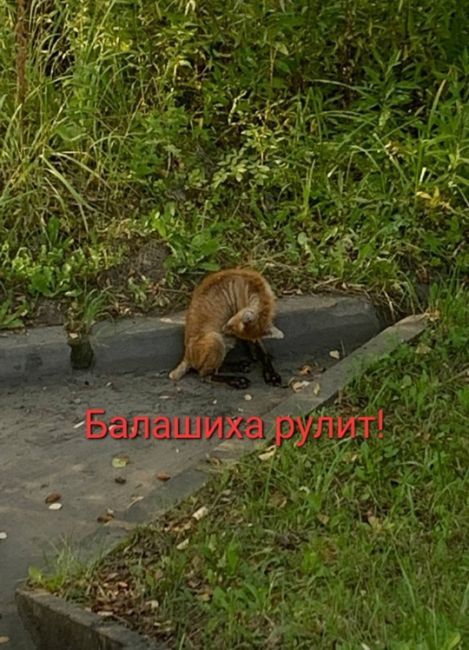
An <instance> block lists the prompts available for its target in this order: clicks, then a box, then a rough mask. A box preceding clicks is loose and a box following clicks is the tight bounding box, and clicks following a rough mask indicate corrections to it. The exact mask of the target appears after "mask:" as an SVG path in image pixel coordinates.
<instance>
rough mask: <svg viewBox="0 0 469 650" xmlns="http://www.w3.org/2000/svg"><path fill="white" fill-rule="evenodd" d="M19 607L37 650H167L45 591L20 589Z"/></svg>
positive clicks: (17, 598) (17, 594)
mask: <svg viewBox="0 0 469 650" xmlns="http://www.w3.org/2000/svg"><path fill="white" fill-rule="evenodd" d="M16 603H17V606H18V610H19V612H20V615H21V618H22V620H23V621H24V622H25V623H26V627H27V629H28V631H29V633H30V635H31V638H32V639H33V641H34V644H35V645H36V648H37V650H64V648H73V650H167V648H165V646H162V645H160V644H157V643H155V642H152V641H150V640H147V639H145V638H144V637H142V636H141V635H140V634H137V633H136V632H132V631H131V630H129V629H127V628H126V627H124V626H123V625H119V624H116V623H105V622H104V620H103V619H102V618H101V617H100V616H98V615H97V614H93V613H91V612H87V611H85V610H84V609H81V608H80V607H77V606H76V605H72V604H70V603H68V602H67V601H65V600H64V599H63V598H57V597H56V596H52V595H51V594H49V593H48V592H47V591H45V590H40V589H39V590H35V591H30V590H27V589H19V590H18V591H17V592H16Z"/></svg>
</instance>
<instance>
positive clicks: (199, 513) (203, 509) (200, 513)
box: [192, 506, 208, 521]
mask: <svg viewBox="0 0 469 650" xmlns="http://www.w3.org/2000/svg"><path fill="white" fill-rule="evenodd" d="M207 514H208V508H207V507H206V506H202V507H201V508H199V509H198V510H196V511H195V512H194V514H193V515H192V516H193V517H194V519H196V520H197V521H200V520H201V519H202V518H203V517H205V516H206V515H207Z"/></svg>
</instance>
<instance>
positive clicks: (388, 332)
mask: <svg viewBox="0 0 469 650" xmlns="http://www.w3.org/2000/svg"><path fill="white" fill-rule="evenodd" d="M426 324H427V319H426V317H425V316H424V315H418V316H410V317H408V318H405V319H403V320H402V321H400V322H399V323H397V324H395V325H393V326H391V327H388V328H387V329H385V330H383V331H382V332H380V333H379V334H378V335H377V336H375V337H374V338H372V339H371V340H369V341H368V342H367V343H366V344H365V345H363V346H362V347H360V348H358V349H356V350H355V351H354V352H352V353H351V354H350V355H349V356H348V357H346V358H345V359H343V360H342V361H340V362H339V363H337V364H336V365H335V366H333V367H332V368H330V369H329V370H327V371H326V372H325V373H324V375H322V377H321V380H320V392H319V393H318V394H316V392H317V391H316V390H315V388H314V387H313V385H312V386H308V387H306V388H305V389H304V390H303V391H302V392H301V393H296V394H294V395H290V396H288V397H286V398H285V399H284V400H283V401H282V402H281V403H280V404H279V405H278V406H276V407H275V408H274V409H273V410H271V411H270V412H269V413H267V414H265V415H264V418H263V419H264V423H265V426H266V430H269V431H273V426H274V422H275V418H276V417H278V416H285V415H290V416H303V415H305V414H307V413H310V412H312V411H314V410H315V409H318V408H320V407H322V406H325V405H326V404H327V403H329V402H330V401H331V400H332V399H334V397H335V396H336V395H337V393H338V392H339V391H340V390H342V389H343V388H344V387H345V386H346V385H347V384H349V383H350V382H351V381H352V380H354V379H355V378H358V377H359V376H360V375H362V374H363V373H364V372H365V371H366V370H367V369H369V368H370V367H371V366H372V365H374V364H375V363H376V361H378V360H379V359H380V358H382V357H383V356H387V355H389V354H391V353H392V352H393V351H394V350H395V349H396V348H397V347H398V346H399V345H400V344H402V343H405V342H410V341H413V340H415V339H416V338H417V337H418V336H420V334H421V333H422V332H423V331H424V329H425V327H426ZM265 443H266V440H261V441H255V440H249V439H247V438H244V439H242V440H240V439H231V440H226V441H224V442H222V443H221V444H220V445H219V446H218V447H216V448H215V449H214V450H213V452H212V453H211V454H210V457H211V458H218V459H219V460H222V461H236V460H237V459H239V458H240V457H241V456H243V455H244V454H246V453H248V452H250V451H253V450H255V449H257V448H259V447H264V446H265ZM285 444H288V442H286V443H285ZM290 444H291V443H290ZM208 479H209V472H208V471H207V467H206V466H201V467H193V468H190V469H188V470H186V471H184V472H182V473H181V474H179V475H178V476H175V477H174V478H173V479H171V481H169V483H167V484H165V485H164V486H162V487H160V488H158V489H156V490H154V491H153V492H152V493H150V494H149V495H148V496H147V497H146V498H145V499H144V500H143V501H139V502H138V503H136V504H135V505H134V506H133V507H132V508H131V509H130V510H128V511H125V512H122V513H116V519H114V520H113V521H112V522H110V525H108V526H105V527H100V528H99V529H97V530H96V533H95V534H93V535H92V536H89V537H87V538H86V539H85V540H82V542H81V543H82V545H84V547H85V548H86V549H87V551H86V556H87V557H88V558H91V557H96V556H97V555H99V554H100V553H102V551H103V548H104V549H105V552H110V551H111V550H112V549H113V548H114V547H115V546H116V545H117V544H118V543H120V542H121V541H122V540H123V539H124V538H125V537H126V536H127V535H128V533H129V530H132V529H133V528H134V527H135V526H137V525H141V524H144V523H147V522H149V521H151V520H152V519H154V518H155V517H156V516H158V515H160V514H162V513H163V512H164V511H165V510H167V509H168V508H169V507H171V506H174V505H175V504H176V503H177V502H178V501H181V500H182V499H184V498H186V497H187V496H188V495H190V494H193V493H194V492H195V491H197V490H198V489H200V488H201V487H203V485H205V483H206V482H207V481H208ZM16 597H17V602H18V609H19V612H20V616H21V618H22V620H23V621H24V623H25V626H26V627H27V629H28V630H30V632H31V634H32V636H33V639H34V640H35V643H36V644H38V645H37V647H38V648H39V650H59V648H63V647H73V648H74V650H95V649H96V650H97V649H98V648H99V649H100V650H101V649H106V650H108V649H109V650H130V649H131V648H132V649H134V650H150V649H151V648H153V650H167V649H165V648H164V646H161V645H151V643H150V642H148V641H147V640H146V639H144V638H143V637H141V636H139V635H135V633H133V632H129V630H128V629H127V628H125V627H124V626H121V625H118V624H109V625H107V624H104V623H103V622H102V619H101V618H100V617H98V616H96V615H94V614H90V613H88V612H85V611H84V610H83V609H81V608H80V607H79V606H78V605H74V604H72V603H68V602H67V601H65V600H64V599H62V598H57V597H55V596H51V595H50V594H48V593H47V592H45V591H43V590H29V589H26V588H24V587H20V588H19V589H18V590H17V596H16ZM129 635H133V636H132V637H130V636H129ZM134 639H135V640H134ZM149 643H150V644H149Z"/></svg>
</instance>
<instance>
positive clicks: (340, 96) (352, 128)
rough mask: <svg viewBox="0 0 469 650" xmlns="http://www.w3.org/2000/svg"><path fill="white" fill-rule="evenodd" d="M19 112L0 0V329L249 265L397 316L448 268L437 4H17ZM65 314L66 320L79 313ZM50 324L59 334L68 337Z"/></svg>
mask: <svg viewBox="0 0 469 650" xmlns="http://www.w3.org/2000/svg"><path fill="white" fill-rule="evenodd" d="M27 4H28V6H29V7H30V10H29V14H28V16H29V22H30V38H29V42H28V51H27V52H26V80H27V84H28V85H27V88H25V93H26V94H25V102H24V105H23V106H22V107H20V106H19V105H18V101H17V92H16V90H17V89H16V85H17V71H16V70H15V38H14V30H15V12H14V4H12V3H6V2H2V3H0V42H1V44H2V48H1V53H0V134H1V138H2V152H1V156H0V299H1V300H2V303H3V305H6V307H2V310H1V311H0V319H1V320H0V326H3V327H15V326H17V325H18V324H19V323H20V322H21V321H28V320H29V319H30V318H32V317H34V315H35V314H36V313H37V310H38V307H39V305H40V304H41V303H42V302H44V300H55V301H59V302H60V304H61V306H62V309H63V311H64V312H68V310H69V309H71V310H72V312H73V314H72V316H69V317H68V318H69V320H72V321H74V320H76V318H77V317H79V315H80V313H82V312H83V314H84V315H83V319H84V320H86V318H87V316H86V314H85V312H86V311H87V307H86V305H87V304H89V298H88V294H89V293H91V292H93V291H95V290H96V289H98V290H100V289H101V288H102V286H103V279H102V276H103V273H104V272H105V271H106V270H107V269H110V268H112V267H114V266H116V265H119V264H121V263H122V262H123V261H124V262H125V261H130V262H132V261H133V260H135V258H136V257H137V256H138V252H139V250H140V249H141V247H142V245H143V244H144V243H146V242H149V241H157V242H160V243H161V245H162V246H164V247H166V249H167V250H169V251H170V255H169V257H168V258H167V260H166V262H165V266H164V274H165V282H160V281H158V282H155V281H153V280H152V279H151V278H149V277H148V276H147V275H145V272H142V271H141V270H139V269H138V268H137V266H134V267H132V264H131V265H130V268H129V270H128V273H127V275H126V277H125V278H124V279H123V280H122V281H120V282H119V283H115V282H111V283H110V284H111V286H110V291H109V292H108V293H107V294H106V300H105V301H104V302H105V304H103V309H106V310H108V311H111V312H112V313H114V314H120V313H122V312H125V310H126V309H134V310H135V309H141V310H142V309H143V310H146V309H150V308H155V307H158V308H161V309H163V308H164V309H171V308H172V306H173V304H174V299H175V297H178V296H179V294H178V293H175V291H177V290H179V289H181V288H183V289H185V288H187V286H189V285H190V284H191V283H192V281H193V280H196V279H198V278H199V277H200V274H202V273H204V272H207V271H209V270H212V269H216V268H219V267H220V266H226V265H232V264H238V263H240V264H251V265H254V266H256V267H257V268H259V269H260V270H263V271H265V272H266V274H267V275H268V276H269V277H270V278H271V279H272V281H273V283H274V284H275V285H276V287H277V288H279V289H283V288H290V287H292V286H294V287H296V288H297V287H299V286H301V287H303V288H305V289H310V288H313V287H324V286H330V285H336V286H342V285H343V284H344V285H345V286H347V287H352V288H359V289H365V288H366V289H367V290H368V291H371V292H373V293H374V295H375V296H378V297H380V298H384V299H386V300H389V301H391V302H392V303H393V304H399V303H400V302H402V303H403V304H404V303H405V307H406V308H408V307H409V305H410V304H411V302H412V296H413V293H414V288H415V285H416V283H418V282H427V281H428V278H429V277H430V278H434V277H435V276H439V275H443V276H444V275H446V274H447V273H448V271H450V270H451V271H453V270H454V268H455V267H460V268H464V267H465V266H467V265H468V254H467V250H466V249H465V246H464V232H465V229H467V226H468V223H469V220H468V214H469V197H468V184H469V130H468V127H469V109H468V106H469V101H468V100H469V89H468V85H467V77H468V74H469V56H468V50H467V42H468V38H469V20H468V18H467V15H466V13H467V12H465V11H464V8H463V4H462V3H460V2H458V1H457V0H447V1H446V2H444V3H443V2H433V0H425V1H423V2H414V1H412V0H393V1H391V2H381V3H377V2H375V1H374V0H330V2H327V3H321V2H317V1H316V0H294V1H293V0H285V1H282V2H281V1H280V0H279V1H276V0H265V1H262V2H259V1H258V0H248V1H247V2H243V3H239V2H238V1H237V0H228V1H226V2H225V1H223V2H221V0H208V1H207V2H203V3H192V2H189V1H187V2H183V1H182V0H162V1H161V2H154V1H153V0H135V1H122V0H100V2H98V3H97V2H91V1H90V0H84V1H81V2H78V0H66V1H65V2H59V1H58V0H35V1H34V2H31V3H27ZM80 310H81V311H80ZM71 327H72V326H71Z"/></svg>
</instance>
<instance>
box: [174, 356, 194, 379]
mask: <svg viewBox="0 0 469 650" xmlns="http://www.w3.org/2000/svg"><path fill="white" fill-rule="evenodd" d="M190 368H191V366H190V363H189V362H188V361H186V359H185V358H184V359H183V360H182V361H181V363H180V364H179V365H178V366H176V368H174V370H172V371H171V372H170V373H169V378H170V379H173V380H174V381H178V380H179V379H181V377H184V375H185V374H186V373H187V372H189V370H190Z"/></svg>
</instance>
